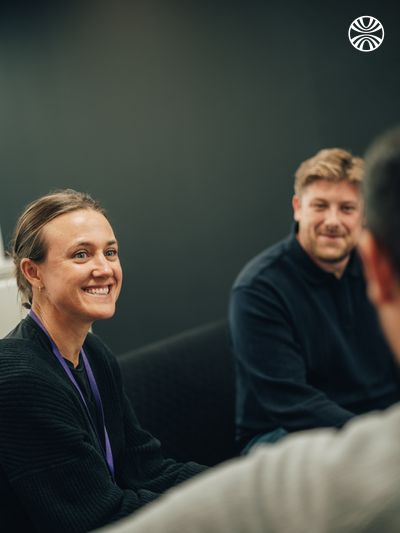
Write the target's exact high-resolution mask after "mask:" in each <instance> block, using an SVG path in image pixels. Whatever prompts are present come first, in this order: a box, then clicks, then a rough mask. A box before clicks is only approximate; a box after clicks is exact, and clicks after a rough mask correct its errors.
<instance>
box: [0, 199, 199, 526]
mask: <svg viewBox="0 0 400 533" xmlns="http://www.w3.org/2000/svg"><path fill="white" fill-rule="evenodd" d="M12 256H13V259H14V263H15V272H16V278H17V284H18V288H19V291H20V293H21V296H22V301H23V302H24V304H25V306H27V307H28V308H30V311H29V313H28V316H27V317H26V318H25V319H23V320H22V321H21V322H20V323H19V324H18V325H17V326H16V328H15V329H14V330H13V331H12V332H11V333H9V334H8V335H7V337H6V338H5V339H3V340H1V341H0V528H1V530H2V531H4V532H13V531H15V532H20V531H23V532H25V533H28V532H34V531H39V532H49V533H54V532H57V533H61V532H65V533H73V532H76V533H79V532H85V531H90V530H92V529H95V528H98V527H101V526H103V525H105V524H109V523H110V522H113V521H115V520H117V519H119V518H122V517H124V516H127V515H129V514H130V513H132V512H133V511H135V510H136V509H138V508H139V507H142V506H143V505H144V504H146V503H148V502H150V501H152V500H154V499H155V498H157V497H158V496H159V495H160V494H161V493H162V492H164V491H165V490H167V489H168V488H170V487H172V486H173V485H176V484H177V483H179V482H181V481H183V480H186V479H188V478H189V477H191V476H193V475H195V474H197V473H198V472H200V471H202V470H204V468H205V467H203V466H201V465H197V464H196V463H186V464H181V463H176V462H175V461H174V460H172V459H164V457H163V455H162V451H161V448H160V443H159V442H158V440H157V439H155V438H154V437H152V436H151V435H150V434H149V433H148V432H147V431H145V430H143V429H142V428H141V427H140V425H139V423H138V421H137V419H136V416H135V413H134V411H133V409H132V407H131V405H130V403H129V400H128V399H127V396H126V395H125V394H124V391H123V387H122V381H121V375H120V371H119V368H118V364H117V362H116V359H115V357H114V356H113V354H112V353H111V352H110V350H109V349H108V348H107V346H105V344H104V343H103V342H102V341H101V340H100V338H99V337H98V336H96V335H94V334H92V333H90V332H89V330H90V327H91V326H92V324H93V322H94V321H95V320H104V319H107V318H110V317H112V316H113V315H114V312H115V304H116V301H117V299H118V296H119V293H120V290H121V284H122V268H121V264H120V260H119V255H118V242H117V239H116V237H115V235H114V232H113V229H112V227H111V225H110V223H109V221H108V219H107V217H106V214H105V211H104V209H102V207H101V206H100V205H99V204H98V203H97V202H96V201H94V200H93V199H92V198H91V197H90V196H88V195H87V194H82V193H79V192H76V191H73V190H69V189H67V190H63V191H59V192H56V193H52V194H49V195H47V196H43V197H41V198H39V199H37V200H35V201H34V202H32V203H31V204H30V205H28V206H27V207H26V209H25V211H24V212H23V213H22V215H21V216H20V218H19V220H18V222H17V225H16V229H15V235H14V241H13V249H12Z"/></svg>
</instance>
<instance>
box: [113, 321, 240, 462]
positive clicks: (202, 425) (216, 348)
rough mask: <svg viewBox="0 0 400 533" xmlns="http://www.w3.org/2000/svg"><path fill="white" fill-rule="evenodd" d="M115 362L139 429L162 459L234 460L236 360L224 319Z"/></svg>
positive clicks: (130, 353)
mask: <svg viewBox="0 0 400 533" xmlns="http://www.w3.org/2000/svg"><path fill="white" fill-rule="evenodd" d="M118 361H119V364H120V367H121V371H122V376H123V380H124V384H125V388H126V391H127V394H128V396H129V397H130V399H131V401H132V404H133V406H134V408H135V411H136V414H137V416H138V418H139V421H140V423H141V425H142V426H143V427H144V428H146V429H148V430H149V431H150V432H151V433H152V434H153V435H155V436H156V437H157V438H158V439H160V441H161V442H162V444H163V449H164V452H165V455H166V456H169V457H173V458H175V459H177V460H179V461H187V460H194V461H197V462H199V463H202V464H206V465H209V466H213V465H215V464H217V463H219V462H221V461H224V460H225V459H228V458H230V457H232V456H233V455H234V389H235V386H234V361H233V356H232V354H231V351H230V348H229V341H228V331H227V322H226V321H225V320H221V321H218V322H213V323H211V324H207V325H204V326H201V327H198V328H195V329H191V330H188V331H185V332H183V333H181V334H179V335H176V336H173V337H170V338H167V339H165V340H163V341H160V342H157V343H154V344H151V345H148V346H144V347H143V348H140V349H136V350H133V351H131V352H128V353H125V354H123V355H121V356H120V357H119V358H118Z"/></svg>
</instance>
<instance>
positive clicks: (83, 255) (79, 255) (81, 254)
mask: <svg viewBox="0 0 400 533" xmlns="http://www.w3.org/2000/svg"><path fill="white" fill-rule="evenodd" d="M87 256H88V254H87V252H85V251H84V250H81V251H79V252H76V253H75V254H74V257H75V259H86V258H87Z"/></svg>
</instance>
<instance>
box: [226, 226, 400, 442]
mask: <svg viewBox="0 0 400 533" xmlns="http://www.w3.org/2000/svg"><path fill="white" fill-rule="evenodd" d="M229 318H230V330H231V337H232V342H233V349H234V352H235V356H236V360H237V411H236V427H237V437H238V440H239V446H240V447H242V446H244V445H245V444H246V443H247V442H248V441H249V440H250V439H251V438H252V437H254V436H255V435H257V434H263V433H266V432H269V431H272V430H274V429H276V428H279V427H281V428H284V429H285V430H286V431H289V432H292V431H298V430H302V429H308V428H314V427H322V426H335V427H341V426H342V425H343V424H344V423H346V422H347V421H348V420H349V419H350V418H352V417H353V416H354V415H356V414H362V413H365V412H367V411H370V410H373V409H383V408H386V407H388V406H389V405H391V404H393V403H394V402H396V401H398V400H399V398H400V394H399V381H398V373H397V371H396V369H395V365H394V362H393V357H392V354H391V352H390V349H389V347H388V345H387V343H386V341H385V339H384V337H383V334H382V332H381V329H380V326H379V323H378V320H377V316H376V313H375V310H374V309H373V307H372V304H371V303H370V302H369V300H368V298H367V295H366V288H365V281H364V278H363V275H362V271H361V266H360V260H359V257H358V256H357V254H356V253H355V252H353V253H352V255H351V258H350V261H349V263H348V265H347V267H346V269H345V271H344V274H343V276H342V277H341V278H340V279H337V278H336V277H335V276H334V275H333V274H330V273H327V272H325V271H324V270H322V269H321V268H319V267H318V266H317V265H316V264H315V263H314V262H313V261H312V260H311V259H310V258H309V256H308V255H307V253H306V252H305V251H304V250H303V248H302V247H301V246H300V244H299V243H298V241H297V239H296V237H295V235H294V234H293V235H291V236H290V237H289V238H287V239H286V240H284V241H282V242H280V243H278V244H276V245H275V246H273V247H272V248H269V249H267V250H265V251H264V252H262V253H261V254H260V255H258V256H257V257H255V258H254V259H253V260H252V261H251V262H250V263H249V264H248V265H247V266H246V267H245V268H244V270H243V271H242V272H241V273H240V274H239V277H238V278H237V280H236V282H235V284H234V287H233V291H232V297H231V302H230V317H229Z"/></svg>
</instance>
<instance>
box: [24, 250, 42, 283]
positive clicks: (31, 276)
mask: <svg viewBox="0 0 400 533" xmlns="http://www.w3.org/2000/svg"><path fill="white" fill-rule="evenodd" d="M20 269H21V272H22V274H23V275H24V276H25V278H26V280H27V281H28V282H29V283H30V284H31V286H32V287H40V286H41V285H42V282H41V277H40V271H39V267H38V265H37V264H36V263H35V262H34V261H32V259H28V258H27V257H24V259H22V260H21V263H20Z"/></svg>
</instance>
